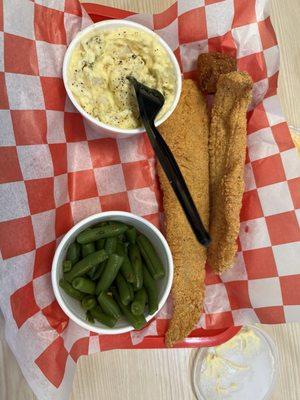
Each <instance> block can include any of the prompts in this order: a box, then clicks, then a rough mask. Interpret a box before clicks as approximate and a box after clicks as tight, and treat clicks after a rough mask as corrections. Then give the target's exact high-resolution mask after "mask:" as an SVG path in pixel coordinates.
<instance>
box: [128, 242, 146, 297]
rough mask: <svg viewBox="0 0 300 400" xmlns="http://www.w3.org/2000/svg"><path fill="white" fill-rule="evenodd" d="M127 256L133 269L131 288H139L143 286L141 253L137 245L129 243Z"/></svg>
mask: <svg viewBox="0 0 300 400" xmlns="http://www.w3.org/2000/svg"><path fill="white" fill-rule="evenodd" d="M129 258H130V261H131V264H132V267H133V271H134V282H133V289H135V290H139V289H141V287H142V286H143V270H142V258H141V253H140V251H139V248H138V246H137V245H135V244H130V245H129Z"/></svg>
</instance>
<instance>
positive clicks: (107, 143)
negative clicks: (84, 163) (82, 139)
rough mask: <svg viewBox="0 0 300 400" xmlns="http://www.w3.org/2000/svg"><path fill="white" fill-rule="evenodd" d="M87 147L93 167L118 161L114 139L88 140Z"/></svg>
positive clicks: (117, 162)
mask: <svg viewBox="0 0 300 400" xmlns="http://www.w3.org/2000/svg"><path fill="white" fill-rule="evenodd" d="M89 149H90V153H91V158H92V163H93V167H94V168H97V167H105V166H107V165H113V164H119V163H120V156H119V151H118V145H117V142H116V140H115V139H109V138H107V139H97V140H92V141H89Z"/></svg>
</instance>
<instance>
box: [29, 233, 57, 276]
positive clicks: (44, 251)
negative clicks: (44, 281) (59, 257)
mask: <svg viewBox="0 0 300 400" xmlns="http://www.w3.org/2000/svg"><path fill="white" fill-rule="evenodd" d="M55 249H56V242H55V241H54V242H51V243H47V244H45V245H44V246H42V247H39V248H38V249H36V252H35V259H34V268H33V278H38V277H39V276H42V275H44V274H47V273H49V272H50V271H51V265H52V260H53V256H54V252H55Z"/></svg>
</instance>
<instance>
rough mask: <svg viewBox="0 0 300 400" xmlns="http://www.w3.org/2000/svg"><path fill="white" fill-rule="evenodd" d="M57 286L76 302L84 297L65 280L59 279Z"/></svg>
mask: <svg viewBox="0 0 300 400" xmlns="http://www.w3.org/2000/svg"><path fill="white" fill-rule="evenodd" d="M59 286H60V287H61V288H62V289H63V290H64V291H65V293H66V294H67V295H69V296H71V297H73V298H74V299H76V300H82V299H83V298H84V296H85V294H84V293H81V292H79V291H78V290H76V289H74V288H73V286H72V285H71V284H70V283H69V282H67V281H66V280H65V279H61V280H60V281H59Z"/></svg>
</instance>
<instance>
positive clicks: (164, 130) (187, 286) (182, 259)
mask: <svg viewBox="0 0 300 400" xmlns="http://www.w3.org/2000/svg"><path fill="white" fill-rule="evenodd" d="M159 131H160V132H161V134H162V136H163V137H164V139H165V140H166V142H167V144H168V145H169V147H170V149H171V151H172V152H173V154H174V156H175V158H176V161H177V163H178V164H179V167H180V169H181V172H182V174H183V176H184V178H185V181H186V183H187V186H188V187H189V190H190V192H191V194H192V197H193V199H194V202H195V204H196V206H197V208H198V210H199V212H200V215H201V218H202V220H203V223H204V225H205V226H206V228H207V227H208V214H209V172H208V133H209V130H208V116H207V110H206V103H205V100H204V98H203V96H202V94H201V93H200V91H199V90H198V88H197V84H196V83H195V82H194V81H192V80H185V81H184V82H183V88H182V94H181V98H180V101H179V104H178V106H177V108H176V110H175V111H174V112H173V114H172V115H171V116H170V117H169V118H168V120H167V121H166V122H165V123H164V124H162V125H161V126H160V127H159ZM158 174H159V178H160V182H161V187H162V190H163V204H164V212H165V224H166V237H167V240H168V243H169V245H170V248H171V251H172V254H173V258H174V268H175V269H174V281H173V288H172V297H173V305H174V307H173V316H172V319H171V321H170V324H169V328H168V331H167V334H166V345H167V346H169V347H171V346H173V344H174V343H175V342H178V341H181V340H183V339H184V338H185V337H186V336H187V335H188V334H189V333H190V332H191V330H192V329H193V328H194V326H195V324H196V323H197V321H198V320H199V318H200V315H201V312H202V307H203V298H204V289H205V288H204V278H205V262H206V249H205V248H204V247H203V246H201V245H200V244H199V243H198V241H197V239H196V238H195V236H194V234H193V232H192V229H191V228H190V225H189V223H188V221H187V219H186V217H185V214H184V212H183V210H182V208H181V206H180V204H179V202H178V200H177V198H176V196H175V194H174V192H173V189H172V187H171V186H170V184H169V182H168V180H167V178H166V176H165V174H164V172H163V170H162V168H161V167H160V166H158Z"/></svg>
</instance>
